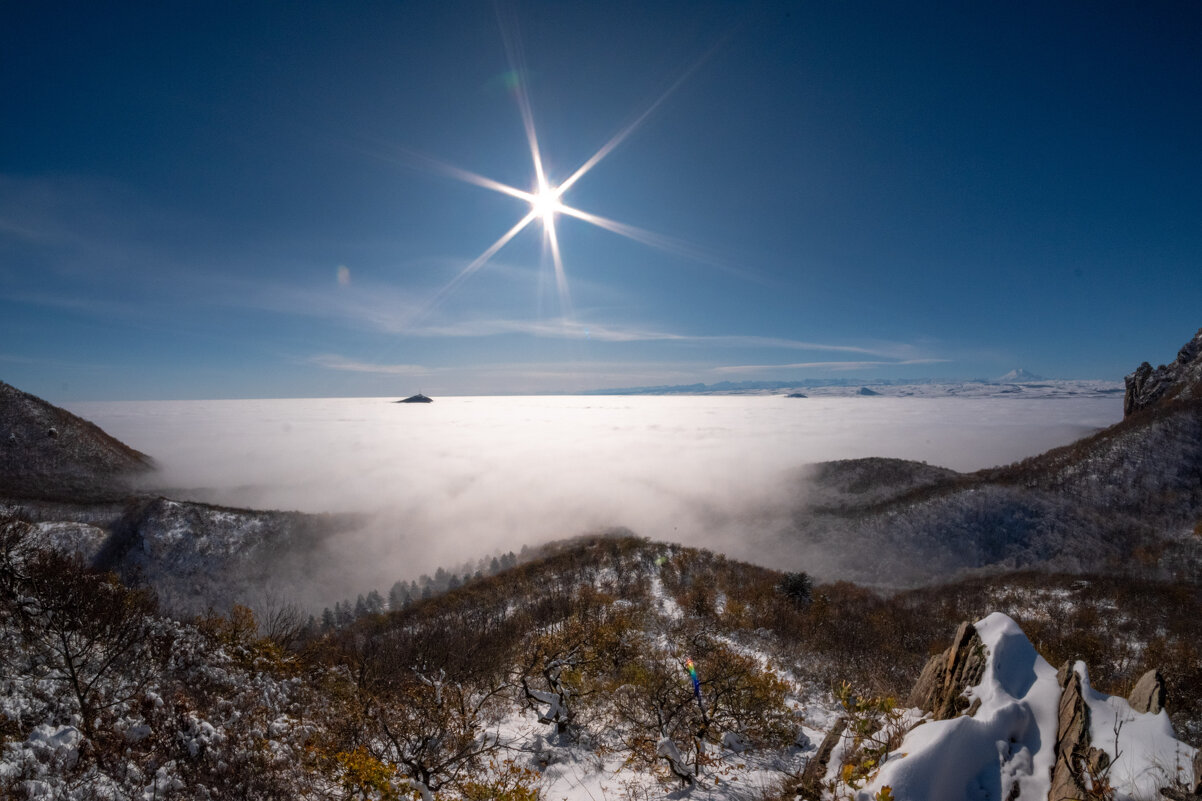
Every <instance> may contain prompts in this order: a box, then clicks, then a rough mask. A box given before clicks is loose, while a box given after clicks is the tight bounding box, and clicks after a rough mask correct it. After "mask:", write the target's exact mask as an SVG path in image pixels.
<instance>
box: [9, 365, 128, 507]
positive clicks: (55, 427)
mask: <svg viewBox="0 0 1202 801" xmlns="http://www.w3.org/2000/svg"><path fill="white" fill-rule="evenodd" d="M150 466H151V460H150V457H148V456H146V455H145V454H143V453H139V452H138V451H136V450H134V449H133V448H130V447H129V446H128V445H125V444H123V443H121V442H119V441H117V440H116V439H114V438H113V437H110V436H109V435H108V434H106V433H104V432H103V431H101V430H100V428H99V427H98V426H96V425H94V424H92V423H89V422H88V421H87V420H83V419H81V418H79V417H76V416H75V415H73V414H71V413H70V412H68V411H67V410H65V409H60V408H59V407H57V406H54V405H52V404H50V403H47V402H46V401H44V400H42V399H41V398H37V397H35V396H33V395H30V394H29V393H27V392H22V391H21V390H19V389H17V388H16V387H13V386H10V385H9V384H6V383H4V382H3V381H0V495H10V496H12V495H15V496H19V497H33V498H57V499H66V498H69V499H73V500H78V499H81V498H99V497H106V496H107V497H112V496H114V495H118V494H120V493H121V491H122V490H123V488H124V485H125V481H126V479H128V478H129V477H130V476H132V475H135V474H137V473H139V472H142V471H145V470H147V469H149V468H150Z"/></svg>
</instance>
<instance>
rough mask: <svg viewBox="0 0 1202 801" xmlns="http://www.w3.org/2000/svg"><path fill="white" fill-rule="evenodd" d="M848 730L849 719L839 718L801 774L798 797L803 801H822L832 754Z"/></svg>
mask: <svg viewBox="0 0 1202 801" xmlns="http://www.w3.org/2000/svg"><path fill="white" fill-rule="evenodd" d="M846 728H847V719H846V718H839V720H838V721H837V722H836V723H835V725H834V727H833V728H832V729H831V730H830V731H828V732H827V733H826V737H824V738H823V739H822V745H820V746H818V751H817V752H816V753H815V754H814V755H813V756H812V757H810V761H809V762H807V763H806V766H805V770H804V771H803V772H802V774H801V782H800V783H799V784H798V787H797V797H798V798H800V799H802V801H820V799H821V798H822V779H823V777H825V776H826V769H827V767H828V765H829V764H830V761H831V754H833V753H834V751H835V746H837V745H838V744H839V740H841V739H842V738H843V732H844V730H845V729H846Z"/></svg>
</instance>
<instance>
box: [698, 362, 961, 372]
mask: <svg viewBox="0 0 1202 801" xmlns="http://www.w3.org/2000/svg"><path fill="white" fill-rule="evenodd" d="M950 361H951V359H901V360H895V361H850V362H794V363H793V364H734V365H726V366H723V367H715V368H714V369H713V371H714V372H715V373H755V372H761V371H764V370H813V369H824V370H840V371H843V370H860V369H863V368H865V367H902V366H906V365H912V364H946V363H948V362H950Z"/></svg>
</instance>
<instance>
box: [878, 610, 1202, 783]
mask: <svg viewBox="0 0 1202 801" xmlns="http://www.w3.org/2000/svg"><path fill="white" fill-rule="evenodd" d="M976 628H977V632H978V634H979V635H980V637H981V640H982V642H984V644H985V647H986V649H987V651H988V657H987V662H986V667H985V674H984V677H983V678H982V680H981V682H980V683H979V684H978V685H977V686H976V687H975V688H973V689H972V690H970V692H969V696H970V698H971V699H973V700H975V701H980V704H981V705H980V709H978V710H977V712H976V713H975V714H974V715H973V716H971V717H969V716H967V715H962V716H960V717H956V718H953V719H951V720H941V721H926V722H924V723H922V724H921V725H919V726H917V727H915V728H913V729H912V730H910V732H909V733H908V734H907V735H906V737H905V739H904V740H903V741H902V743H901V745H900V746H899V747H898V749H897V750H896V751H895V752H894V754H893V755H892V756H891V757H890V759H889V760H888V761H887V762H886V763H885V765H884V767H882V768H881V770H880V772H879V773H878V774H877V775H876V776H875V777H874V778H873V779H872V780H871V781H870V782H869V783H868V784H867V785H866V786H865V787H864V788H863V790H862V791H861V792H859V793H858V795H857V796H856V797H857V799H859V800H860V801H864V800H865V799H871V798H872V797H873V796H874V794H876V793H877V792H879V791H880V790H881V788H883V787H885V786H888V787H890V788H891V789H892V792H893V797H894V798H896V799H898V801H903V800H904V799H913V801H969V800H971V801H985V799H990V800H991V801H1001V799H1008V798H1011V797H1012V796H1011V792H1012V791H1013V790H1014V789H1015V787H1016V786H1017V788H1018V794H1017V796H1015V797H1017V798H1020V799H1043V798H1047V794H1048V791H1049V789H1050V776H1051V770H1052V767H1053V764H1054V761H1055V746H1056V740H1057V725H1058V719H1059V703H1060V686H1059V683H1058V682H1057V679H1056V669H1055V668H1053V667H1052V666H1051V665H1050V664H1048V663H1047V661H1046V660H1044V658H1043V657H1041V656H1040V655H1039V654H1038V653H1037V652H1036V651H1035V648H1034V647H1033V646H1032V645H1031V643H1030V641H1029V640H1028V639H1027V638H1026V635H1024V634H1023V632H1022V630H1021V629H1020V628H1019V627H1018V624H1017V623H1015V622H1014V621H1013V620H1012V619H1010V618H1009V617H1007V616H1006V615H1003V614H1001V613H998V612H995V613H993V614H991V615H989V616H988V617H986V618H984V619H983V620H981V621H979V622H978V623H977V624H976ZM1075 669H1076V670H1077V672H1078V674H1079V675H1080V676H1081V678H1082V680H1083V687H1084V696H1085V699H1086V702H1087V703H1088V705H1089V709H1090V713H1091V718H1092V720H1091V729H1092V731H1091V738H1092V740H1093V745H1094V746H1095V747H1099V748H1103V749H1105V750H1106V751H1107V752H1108V753H1109V754H1110V756H1111V757H1112V758H1114V757H1115V754H1116V747H1115V736H1114V732H1113V729H1114V728H1115V725H1116V723H1115V722H1116V721H1122V727H1121V731H1120V736H1119V742H1118V744H1117V753H1118V758H1117V759H1116V760H1115V764H1114V767H1113V768H1112V769H1111V771H1110V773H1109V776H1108V778H1109V780H1110V782H1111V783H1112V785H1113V786H1114V788H1115V790H1116V791H1117V794H1116V798H1117V799H1119V801H1133V800H1134V799H1142V798H1152V797H1155V794H1156V791H1157V788H1159V787H1161V786H1164V785H1165V784H1167V783H1168V782H1169V781H1170V780H1172V779H1174V778H1176V779H1179V780H1181V781H1183V782H1186V781H1189V780H1190V779H1191V778H1192V769H1191V767H1190V762H1191V761H1192V759H1193V756H1194V749H1193V748H1191V747H1190V746H1188V745H1185V744H1184V743H1181V742H1179V741H1178V740H1177V739H1176V738H1175V737H1174V735H1173V730H1172V726H1171V724H1170V723H1169V718H1168V713H1166V712H1164V711H1161V712H1160V713H1158V714H1155V715H1153V714H1143V715H1141V714H1137V713H1135V712H1134V711H1133V710H1132V709H1131V707H1130V705H1128V704H1127V702H1126V701H1125V700H1123V699H1122V698H1117V697H1111V696H1107V695H1104V694H1102V693H1099V692H1096V691H1094V690H1093V689H1092V688H1089V685H1088V675H1087V674H1086V672H1085V666H1084V665H1083V664H1082V663H1077V666H1076V668H1075Z"/></svg>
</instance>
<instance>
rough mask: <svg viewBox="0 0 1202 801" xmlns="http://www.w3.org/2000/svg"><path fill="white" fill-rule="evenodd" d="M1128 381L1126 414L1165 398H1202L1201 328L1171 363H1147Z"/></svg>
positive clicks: (1125, 403) (1125, 402)
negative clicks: (1154, 364)
mask: <svg viewBox="0 0 1202 801" xmlns="http://www.w3.org/2000/svg"><path fill="white" fill-rule="evenodd" d="M1126 383H1127V394H1126V395H1125V396H1124V398H1123V414H1124V416H1126V415H1131V414H1134V413H1136V412H1139V411H1142V410H1144V409H1147V408H1149V407H1151V406H1155V405H1156V404H1158V403H1161V402H1164V401H1171V400H1188V399H1190V398H1202V329H1199V330H1198V333H1197V334H1195V335H1194V338H1193V339H1191V340H1190V341H1189V342H1187V343H1185V345H1184V346H1183V347H1182V348H1181V350H1180V351H1179V352H1178V353H1177V358H1176V360H1174V361H1173V363H1172V364H1167V365H1165V364H1162V365H1161V366H1159V367H1157V368H1156V369H1155V370H1153V369H1152V365H1150V364H1148V363H1147V362H1144V363H1143V364H1141V365H1140V366H1139V367H1137V368H1136V369H1135V372H1134V373H1132V374H1131V375H1129V376H1127V378H1126Z"/></svg>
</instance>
